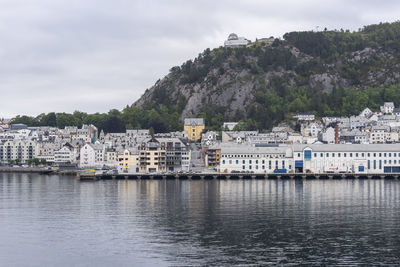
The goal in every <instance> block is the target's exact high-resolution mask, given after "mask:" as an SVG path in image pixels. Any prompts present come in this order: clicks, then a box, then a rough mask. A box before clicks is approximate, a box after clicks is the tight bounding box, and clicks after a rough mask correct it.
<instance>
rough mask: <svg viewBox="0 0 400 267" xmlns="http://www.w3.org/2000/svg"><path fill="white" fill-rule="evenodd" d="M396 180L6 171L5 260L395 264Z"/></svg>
mask: <svg viewBox="0 0 400 267" xmlns="http://www.w3.org/2000/svg"><path fill="white" fill-rule="evenodd" d="M399 186H400V182H399V181H397V180H316V181H308V180H305V181H303V180H237V181H230V180H211V181H180V180H171V181H166V180H160V181H125V180H119V181H112V180H109V181H100V182H95V183H93V182H77V181H76V180H75V179H74V178H73V177H59V176H39V175H25V174H0V238H1V240H2V241H4V242H0V262H1V263H6V265H7V266H13V265H15V266H20V265H31V266H43V265H58V266H60V265H63V266H70V265H74V264H75V265H77V264H81V263H82V262H90V263H91V264H94V265H98V266H109V265H120V266H132V265H137V266H143V265H149V266H153V265H158V266H163V265H174V266H175V265H182V266H186V265H233V264H239V265H240V264H256V265H267V264H303V265H332V264H343V265H351V264H376V263H381V264H397V263H398V261H399V256H398V255H400V251H399V250H400V231H399V230H400V229H399V228H400V227H399V226H398V225H399V224H398V222H399V219H400V218H399V200H400V199H399V198H400V192H399ZM16 251H18V253H16ZM37 255H41V256H40V257H37Z"/></svg>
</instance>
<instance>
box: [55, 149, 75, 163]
mask: <svg viewBox="0 0 400 267" xmlns="http://www.w3.org/2000/svg"><path fill="white" fill-rule="evenodd" d="M75 161H76V153H75V149H74V148H73V147H72V146H71V145H68V144H67V145H64V146H63V147H62V148H61V149H59V150H57V151H55V152H54V162H55V163H74V162H75Z"/></svg>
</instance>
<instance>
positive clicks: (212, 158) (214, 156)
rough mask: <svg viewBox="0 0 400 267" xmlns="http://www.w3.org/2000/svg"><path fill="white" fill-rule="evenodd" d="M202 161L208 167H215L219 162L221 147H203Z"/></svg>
mask: <svg viewBox="0 0 400 267" xmlns="http://www.w3.org/2000/svg"><path fill="white" fill-rule="evenodd" d="M204 154H205V156H204V161H205V165H206V167H208V168H215V167H217V166H219V165H220V163H221V148H220V147H219V146H215V147H208V148H205V149H204Z"/></svg>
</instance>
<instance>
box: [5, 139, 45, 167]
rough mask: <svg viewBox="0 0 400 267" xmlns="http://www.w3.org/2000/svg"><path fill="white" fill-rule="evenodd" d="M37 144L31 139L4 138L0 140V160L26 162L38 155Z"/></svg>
mask: <svg viewBox="0 0 400 267" xmlns="http://www.w3.org/2000/svg"><path fill="white" fill-rule="evenodd" d="M38 151H39V145H38V143H37V142H36V141H32V140H6V141H2V142H0V162H2V163H9V162H10V161H12V160H13V161H19V162H20V163H26V162H28V160H31V159H34V158H37V157H38Z"/></svg>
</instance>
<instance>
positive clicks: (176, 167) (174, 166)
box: [156, 138, 191, 172]
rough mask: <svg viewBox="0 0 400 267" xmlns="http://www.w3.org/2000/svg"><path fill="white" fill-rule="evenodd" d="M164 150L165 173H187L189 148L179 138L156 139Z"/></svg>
mask: <svg viewBox="0 0 400 267" xmlns="http://www.w3.org/2000/svg"><path fill="white" fill-rule="evenodd" d="M156 140H157V141H158V142H160V144H161V146H164V147H165V150H166V156H167V157H166V168H167V171H170V172H177V171H181V170H184V171H188V170H189V167H190V156H191V155H190V150H189V147H188V146H187V145H186V144H185V143H184V142H182V140H180V139H179V138H156Z"/></svg>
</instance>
